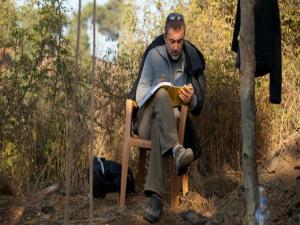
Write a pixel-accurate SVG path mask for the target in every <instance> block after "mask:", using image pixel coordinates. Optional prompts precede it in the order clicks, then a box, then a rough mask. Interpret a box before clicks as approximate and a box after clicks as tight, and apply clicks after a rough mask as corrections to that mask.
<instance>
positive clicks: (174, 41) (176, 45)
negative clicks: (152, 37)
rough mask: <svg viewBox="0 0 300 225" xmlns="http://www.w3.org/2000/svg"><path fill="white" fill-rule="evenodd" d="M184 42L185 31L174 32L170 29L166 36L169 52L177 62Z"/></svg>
mask: <svg viewBox="0 0 300 225" xmlns="http://www.w3.org/2000/svg"><path fill="white" fill-rule="evenodd" d="M183 40H184V29H183V28H182V29H178V30H174V29H173V28H170V29H169V30H168V32H167V34H165V42H166V46H167V51H168V53H169V55H170V56H171V58H172V59H173V60H177V59H178V58H179V57H180V55H181V52H182V47H183Z"/></svg>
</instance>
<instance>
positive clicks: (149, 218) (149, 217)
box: [143, 212, 159, 223]
mask: <svg viewBox="0 0 300 225" xmlns="http://www.w3.org/2000/svg"><path fill="white" fill-rule="evenodd" d="M143 218H144V219H145V220H146V221H148V222H150V223H157V222H158V220H159V218H157V217H155V216H152V215H151V214H149V213H147V212H145V213H144V217H143Z"/></svg>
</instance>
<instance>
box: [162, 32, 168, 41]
mask: <svg viewBox="0 0 300 225" xmlns="http://www.w3.org/2000/svg"><path fill="white" fill-rule="evenodd" d="M163 36H164V39H165V43H167V34H166V33H164V34H163Z"/></svg>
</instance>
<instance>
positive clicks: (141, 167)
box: [137, 148, 146, 190]
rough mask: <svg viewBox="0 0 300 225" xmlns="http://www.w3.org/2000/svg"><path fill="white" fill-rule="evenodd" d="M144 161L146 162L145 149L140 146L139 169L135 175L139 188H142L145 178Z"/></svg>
mask: <svg viewBox="0 0 300 225" xmlns="http://www.w3.org/2000/svg"><path fill="white" fill-rule="evenodd" d="M145 163H146V150H145V149H143V148H140V159H139V169H138V175H137V185H138V189H139V190H143V185H144V178H145Z"/></svg>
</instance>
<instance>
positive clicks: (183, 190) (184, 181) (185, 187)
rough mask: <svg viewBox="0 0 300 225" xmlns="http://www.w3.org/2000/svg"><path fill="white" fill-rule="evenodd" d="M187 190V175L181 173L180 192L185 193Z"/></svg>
mask: <svg viewBox="0 0 300 225" xmlns="http://www.w3.org/2000/svg"><path fill="white" fill-rule="evenodd" d="M188 191H189V178H188V175H187V174H186V173H185V174H183V175H182V192H183V195H186V194H187V193H188Z"/></svg>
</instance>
